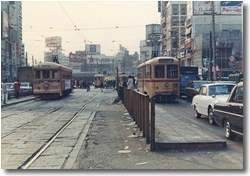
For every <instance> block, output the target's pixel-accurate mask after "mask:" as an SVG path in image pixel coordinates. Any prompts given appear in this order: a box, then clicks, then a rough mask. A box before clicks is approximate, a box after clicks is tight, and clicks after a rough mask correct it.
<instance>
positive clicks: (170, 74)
mask: <svg viewBox="0 0 250 176" xmlns="http://www.w3.org/2000/svg"><path fill="white" fill-rule="evenodd" d="M167 78H178V65H167Z"/></svg>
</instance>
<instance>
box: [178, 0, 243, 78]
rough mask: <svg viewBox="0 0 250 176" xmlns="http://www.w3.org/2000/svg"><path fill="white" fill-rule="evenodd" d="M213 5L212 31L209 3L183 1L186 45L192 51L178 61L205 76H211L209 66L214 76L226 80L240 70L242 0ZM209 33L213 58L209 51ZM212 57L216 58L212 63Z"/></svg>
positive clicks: (210, 6)
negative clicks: (215, 72)
mask: <svg viewBox="0 0 250 176" xmlns="http://www.w3.org/2000/svg"><path fill="white" fill-rule="evenodd" d="M213 4H214V25H215V31H213V18H212V9H213V8H212V3H211V1H188V2H187V19H186V36H187V39H186V44H187V45H189V48H188V49H190V50H189V51H192V52H189V53H188V54H186V57H185V59H182V61H183V65H187V66H198V67H199V68H200V73H202V74H203V76H205V77H208V74H211V71H210V73H208V72H209V69H208V68H209V67H210V66H209V65H211V64H212V65H216V71H217V77H227V76H228V75H229V74H230V73H234V72H235V71H238V72H240V71H241V70H242V68H241V67H242V58H243V52H242V25H243V24H242V1H230V2H229V1H214V3H213ZM213 32H214V34H215V50H216V52H215V53H216V55H215V56H214V57H213V55H212V53H213V52H212V49H211V48H212V41H213V40H212V33H213ZM187 45H186V46H187ZM213 58H216V60H215V61H216V63H215V64H213V62H214V61H213V60H212V59H213ZM230 59H231V60H233V61H231V60H230ZM209 63H210V64H209Z"/></svg>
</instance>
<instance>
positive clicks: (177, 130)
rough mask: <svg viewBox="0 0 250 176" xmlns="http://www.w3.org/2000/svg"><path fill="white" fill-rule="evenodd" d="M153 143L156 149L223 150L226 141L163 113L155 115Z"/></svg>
mask: <svg viewBox="0 0 250 176" xmlns="http://www.w3.org/2000/svg"><path fill="white" fill-rule="evenodd" d="M155 142H156V147H157V149H167V150H195V149H223V148H225V147H226V146H227V144H226V141H223V140H221V139H220V138H219V137H217V136H214V135H213V134H211V133H209V132H207V131H204V129H202V128H201V127H198V126H196V125H195V124H192V123H189V122H185V121H183V119H180V118H178V117H174V116H172V115H170V114H167V113H165V114H164V115H161V114H159V113H157V112H156V113H155Z"/></svg>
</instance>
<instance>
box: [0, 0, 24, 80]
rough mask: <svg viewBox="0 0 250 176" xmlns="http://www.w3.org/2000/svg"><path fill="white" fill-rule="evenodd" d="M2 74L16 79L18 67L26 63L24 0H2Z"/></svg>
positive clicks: (4, 76) (9, 78)
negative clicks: (23, 29) (23, 53)
mask: <svg viewBox="0 0 250 176" xmlns="http://www.w3.org/2000/svg"><path fill="white" fill-rule="evenodd" d="M1 19H2V29H1V36H2V38H1V76H2V78H7V79H8V81H15V80H16V77H17V75H16V74H17V68H18V67H20V66H24V65H25V60H24V57H22V55H21V53H22V52H23V51H22V50H23V48H24V47H22V46H23V43H22V2H21V1H1Z"/></svg>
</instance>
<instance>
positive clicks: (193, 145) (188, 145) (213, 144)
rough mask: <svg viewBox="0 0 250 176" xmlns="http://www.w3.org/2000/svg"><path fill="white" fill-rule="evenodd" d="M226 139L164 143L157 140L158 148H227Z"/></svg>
mask: <svg viewBox="0 0 250 176" xmlns="http://www.w3.org/2000/svg"><path fill="white" fill-rule="evenodd" d="M226 148H227V143H226V141H217V142H187V143H163V142H156V149H157V150H206V149H209V150H218V149H226Z"/></svg>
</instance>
